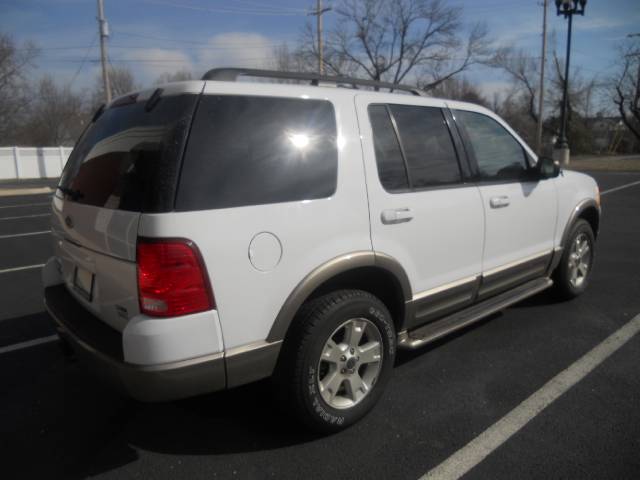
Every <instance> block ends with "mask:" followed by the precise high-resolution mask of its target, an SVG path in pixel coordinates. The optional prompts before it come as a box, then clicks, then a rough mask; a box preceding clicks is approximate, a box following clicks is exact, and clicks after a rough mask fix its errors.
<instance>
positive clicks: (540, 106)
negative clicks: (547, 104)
mask: <svg viewBox="0 0 640 480" xmlns="http://www.w3.org/2000/svg"><path fill="white" fill-rule="evenodd" d="M548 4H549V0H544V3H543V5H542V8H543V9H544V12H543V14H542V56H541V57H542V58H541V59H540V87H539V90H538V130H537V132H536V151H537V152H538V155H542V110H543V109H544V67H545V65H546V63H547V6H548Z"/></svg>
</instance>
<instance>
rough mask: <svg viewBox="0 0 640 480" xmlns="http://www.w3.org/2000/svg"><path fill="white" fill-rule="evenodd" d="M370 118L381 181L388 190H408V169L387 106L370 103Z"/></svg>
mask: <svg viewBox="0 0 640 480" xmlns="http://www.w3.org/2000/svg"><path fill="white" fill-rule="evenodd" d="M369 120H370V121H371V129H372V130H373V146H374V148H375V152H376V163H377V165H378V177H379V178H380V183H382V186H383V187H384V188H385V190H387V191H388V192H399V191H406V190H407V189H408V188H409V180H408V178H407V169H406V167H405V163H404V159H403V158H402V151H401V150H400V144H399V143H398V138H397V137H396V133H395V131H394V129H393V124H392V123H391V119H390V118H389V113H388V111H387V107H386V106H385V105H369Z"/></svg>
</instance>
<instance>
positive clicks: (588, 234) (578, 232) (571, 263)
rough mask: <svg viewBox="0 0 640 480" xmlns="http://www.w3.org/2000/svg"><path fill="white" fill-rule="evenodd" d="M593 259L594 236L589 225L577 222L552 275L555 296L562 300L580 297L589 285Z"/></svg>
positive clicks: (580, 221)
mask: <svg viewBox="0 0 640 480" xmlns="http://www.w3.org/2000/svg"><path fill="white" fill-rule="evenodd" d="M594 258H595V236H594V234H593V230H592V229H591V225H589V223H588V222H587V221H585V220H582V219H580V220H578V221H577V222H576V223H575V224H574V225H573V227H572V228H571V232H570V233H569V237H568V239H567V244H566V245H565V246H564V251H563V252H562V258H561V259H560V265H558V268H556V271H555V272H554V275H553V280H554V288H555V292H556V294H557V295H558V296H559V297H560V298H561V299H564V300H569V299H572V298H575V297H577V296H578V295H581V294H582V293H583V292H584V291H585V290H586V289H587V286H588V285H589V280H590V278H591V270H592V268H593V260H594Z"/></svg>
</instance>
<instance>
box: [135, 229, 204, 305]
mask: <svg viewBox="0 0 640 480" xmlns="http://www.w3.org/2000/svg"><path fill="white" fill-rule="evenodd" d="M137 265H138V298H139V302H140V311H141V312H142V313H144V314H146V315H150V316H154V317H174V316H179V315H187V314H190V313H197V312H202V311H205V310H211V309H213V308H215V301H214V298H213V292H212V291H211V287H210V285H209V280H208V276H207V272H206V269H205V267H204V264H203V262H202V257H201V256H200V252H199V251H198V247H196V245H195V244H194V243H193V242H191V241H189V240H182V239H159V240H156V239H145V238H138V245H137Z"/></svg>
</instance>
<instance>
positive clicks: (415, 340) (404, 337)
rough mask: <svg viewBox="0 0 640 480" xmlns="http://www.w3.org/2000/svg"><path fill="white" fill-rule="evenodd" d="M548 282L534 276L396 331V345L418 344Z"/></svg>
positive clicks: (481, 316)
mask: <svg viewBox="0 0 640 480" xmlns="http://www.w3.org/2000/svg"><path fill="white" fill-rule="evenodd" d="M551 285H553V280H551V279H550V278H538V279H536V280H532V281H530V282H527V283H525V284H524V285H520V286H519V287H516V288H514V289H512V290H509V291H508V292H505V293H501V294H500V295H496V296H495V297H491V298H489V299H487V300H484V301H482V302H480V303H478V304H476V305H473V306H471V307H468V308H465V309H464V310H462V311H460V312H456V313H454V314H452V315H449V316H447V317H444V318H441V319H440V320H436V321H435V322H431V323H428V324H426V325H424V326H422V327H418V328H416V329H414V330H410V331H406V330H405V331H404V332H400V334H399V335H398V348H404V349H409V350H413V349H415V348H420V347H422V346H423V345H426V344H427V343H430V342H433V341H435V340H438V339H439V338H442V337H444V336H445V335H449V334H450V333H452V332H455V331H456V330H459V329H461V328H464V327H466V326H467V325H471V324H472V323H475V322H477V321H479V320H482V319H483V318H485V317H487V316H489V315H491V314H493V313H496V312H499V311H500V310H504V309H505V308H507V307H508V306H510V305H513V304H514V303H517V302H519V301H521V300H524V299H525V298H527V297H530V296H532V295H535V294H536V293H538V292H541V291H542V290H545V289H546V288H549V287H550V286H551Z"/></svg>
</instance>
